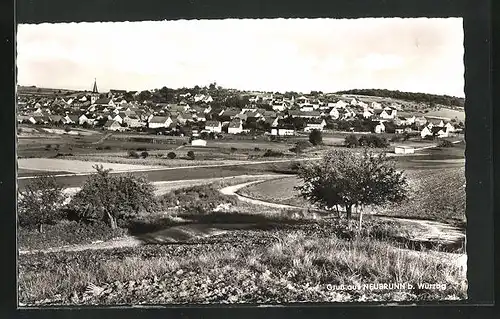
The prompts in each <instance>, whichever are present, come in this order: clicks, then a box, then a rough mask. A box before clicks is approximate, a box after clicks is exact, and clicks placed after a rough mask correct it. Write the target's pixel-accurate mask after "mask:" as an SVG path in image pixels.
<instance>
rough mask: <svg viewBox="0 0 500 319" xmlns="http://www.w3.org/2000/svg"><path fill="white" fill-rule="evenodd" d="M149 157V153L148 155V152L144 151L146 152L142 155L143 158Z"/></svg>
mask: <svg viewBox="0 0 500 319" xmlns="http://www.w3.org/2000/svg"><path fill="white" fill-rule="evenodd" d="M148 156H149V153H148V152H146V151H144V152H142V153H141V157H142V158H146V157H148Z"/></svg>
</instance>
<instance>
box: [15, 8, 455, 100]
mask: <svg viewBox="0 0 500 319" xmlns="http://www.w3.org/2000/svg"><path fill="white" fill-rule="evenodd" d="M462 23H463V22H462V19H461V18H447V19H428V18H418V19H401V18H370V19H244V20H243V19H242V20H236V19H227V20H177V21H154V22H153V21H144V22H98V23H58V24H48V23H45V24H37V25H26V24H21V25H19V26H18V34H17V72H18V73H17V79H18V84H19V85H36V86H38V87H49V88H65V89H82V90H91V89H92V85H93V82H94V78H96V79H97V86H98V88H99V91H100V92H107V91H108V90H109V89H124V90H137V91H138V90H147V89H154V88H161V87H163V86H167V87H169V88H180V87H193V86H195V85H199V86H204V85H209V84H210V83H212V82H216V83H217V85H221V86H223V87H226V88H236V89H241V90H262V91H280V92H284V91H297V92H304V93H306V92H310V91H312V90H315V91H323V92H336V91H340V90H348V89H363V88H377V89H389V90H400V91H408V92H423V93H433V94H447V95H453V96H458V97H463V96H464V64H463V54H464V48H463V24H462Z"/></svg>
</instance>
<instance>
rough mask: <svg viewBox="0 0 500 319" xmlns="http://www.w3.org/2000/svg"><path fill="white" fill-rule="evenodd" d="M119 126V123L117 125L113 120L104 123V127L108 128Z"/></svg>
mask: <svg viewBox="0 0 500 319" xmlns="http://www.w3.org/2000/svg"><path fill="white" fill-rule="evenodd" d="M112 125H114V126H116V125H118V126H121V125H120V123H118V122H117V121H113V120H107V121H106V123H105V124H104V127H110V126H112Z"/></svg>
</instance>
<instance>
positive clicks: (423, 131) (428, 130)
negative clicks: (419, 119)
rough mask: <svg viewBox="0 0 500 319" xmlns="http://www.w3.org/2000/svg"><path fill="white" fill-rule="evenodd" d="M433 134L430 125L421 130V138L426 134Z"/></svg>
mask: <svg viewBox="0 0 500 319" xmlns="http://www.w3.org/2000/svg"><path fill="white" fill-rule="evenodd" d="M432 135H433V134H432V131H431V129H430V128H429V127H428V126H426V127H424V128H423V129H422V131H420V137H421V138H425V137H426V136H432Z"/></svg>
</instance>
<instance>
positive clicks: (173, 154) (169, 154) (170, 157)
mask: <svg viewBox="0 0 500 319" xmlns="http://www.w3.org/2000/svg"><path fill="white" fill-rule="evenodd" d="M167 157H168V158H169V159H174V158H176V157H177V154H175V153H174V152H169V153H168V154H167Z"/></svg>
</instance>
